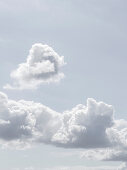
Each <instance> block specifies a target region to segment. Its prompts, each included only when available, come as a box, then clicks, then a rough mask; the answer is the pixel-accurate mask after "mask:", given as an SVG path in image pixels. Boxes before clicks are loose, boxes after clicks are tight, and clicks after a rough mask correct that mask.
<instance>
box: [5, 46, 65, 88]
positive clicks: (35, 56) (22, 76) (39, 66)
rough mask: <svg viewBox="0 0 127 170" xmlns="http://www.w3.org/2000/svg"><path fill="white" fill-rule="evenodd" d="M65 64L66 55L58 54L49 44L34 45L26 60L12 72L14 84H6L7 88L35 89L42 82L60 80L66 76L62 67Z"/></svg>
mask: <svg viewBox="0 0 127 170" xmlns="http://www.w3.org/2000/svg"><path fill="white" fill-rule="evenodd" d="M64 64H65V62H64V57H63V56H60V55H58V54H57V53H56V52H55V51H54V50H53V48H51V47H50V46H48V45H43V44H41V43H37V44H34V45H32V48H31V49H30V51H29V55H28V56H27V59H26V62H25V63H21V64H19V65H18V68H17V69H16V70H14V71H12V72H11V74H10V76H11V78H12V79H13V85H10V84H6V85H5V86H4V88H5V89H10V90H13V89H35V88H37V87H38V86H39V85H40V84H42V83H50V82H58V81H60V79H62V78H63V77H64V74H63V73H61V72H60V68H61V67H62V66H63V65H64Z"/></svg>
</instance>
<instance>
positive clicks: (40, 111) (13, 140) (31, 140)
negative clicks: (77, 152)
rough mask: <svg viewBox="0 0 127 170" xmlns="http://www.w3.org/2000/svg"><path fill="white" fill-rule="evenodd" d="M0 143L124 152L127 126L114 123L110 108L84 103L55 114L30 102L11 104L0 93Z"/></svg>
mask: <svg viewBox="0 0 127 170" xmlns="http://www.w3.org/2000/svg"><path fill="white" fill-rule="evenodd" d="M0 108H1V109H0V143H1V145H2V146H4V147H5V146H11V147H12V146H13V144H14V145H15V147H16V146H17V147H21V148H22V147H24V146H25V147H26V146H30V145H31V144H36V143H46V144H52V145H55V146H58V147H65V148H87V149H91V148H107V147H109V148H112V147H119V148H125V147H126V146H127V142H126V141H127V138H126V133H127V131H126V128H127V122H126V121H122V120H119V121H118V120H117V121H116V120H114V118H113V108H112V106H111V105H107V104H105V103H103V102H96V101H95V100H94V99H88V100H87V105H86V106H85V105H81V104H80V105H77V106H76V107H75V108H73V109H72V110H70V111H65V112H63V113H58V112H56V111H53V110H52V109H50V108H48V107H47V106H44V105H42V104H40V103H34V102H33V101H25V100H20V101H14V100H10V99H8V97H7V95H5V94H4V93H0Z"/></svg>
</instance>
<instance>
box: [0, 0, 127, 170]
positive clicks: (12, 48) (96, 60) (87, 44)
mask: <svg viewBox="0 0 127 170" xmlns="http://www.w3.org/2000/svg"><path fill="white" fill-rule="evenodd" d="M126 18H127V2H126V0H22V1H18V0H11V1H9V0H1V1H0V63H1V67H0V90H1V91H3V92H5V93H6V94H8V96H9V98H11V99H15V100H16V99H25V100H33V101H35V102H41V103H43V104H44V105H47V106H49V107H50V108H52V109H54V110H56V111H64V110H67V109H71V108H72V107H74V106H75V105H76V104H79V103H83V104H86V99H87V98H88V97H93V98H94V99H96V100H97V101H100V100H101V101H104V102H106V103H108V104H111V105H113V106H114V108H115V111H116V113H115V117H116V118H124V119H126V118H127V115H126V113H127V105H126V99H127V76H126V74H127V66H126V64H127V57H126V53H127V52H126V44H127V23H126ZM37 42H40V43H44V44H48V45H50V46H52V47H53V48H54V49H55V51H57V52H58V53H59V54H60V55H64V57H65V61H66V63H67V64H66V65H65V66H64V67H63V68H62V71H63V72H64V74H65V78H64V79H63V80H62V81H61V82H60V83H58V84H55V83H51V84H49V85H47V84H44V85H41V86H40V87H39V89H37V90H24V91H18V90H14V91H13V90H12V91H9V90H4V89H3V85H5V84H6V83H8V82H11V79H10V77H9V74H10V72H11V71H12V70H13V69H15V68H16V67H17V65H18V64H19V63H22V62H24V61H25V59H26V56H27V55H28V51H29V49H30V48H31V46H32V44H34V43H37ZM75 151H76V150H73V151H72V150H66V149H61V148H55V147H53V146H47V145H39V146H37V148H34V149H31V150H26V151H11V150H6V151H2V150H1V152H0V160H1V165H0V169H1V170H12V168H21V169H23V168H25V167H35V168H36V167H37V168H40V169H43V168H44V167H49V162H50V165H51V166H52V167H55V166H56V167H57V166H76V165H77V166H79V165H81V166H87V165H88V166H89V165H91V166H95V165H102V164H103V165H106V164H107V165H109V162H108V163H105V162H104V163H102V162H94V161H86V160H84V159H80V158H79V157H78V156H75V155H74V156H71V157H70V156H65V157H64V156H62V157H61V156H59V154H60V153H61V152H62V153H63V152H67V153H70V152H75ZM80 151H81V150H80ZM51 152H53V153H54V154H51ZM55 152H56V153H55ZM110 164H113V165H114V163H110ZM115 164H116V163H115ZM9 168H10V169H9Z"/></svg>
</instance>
